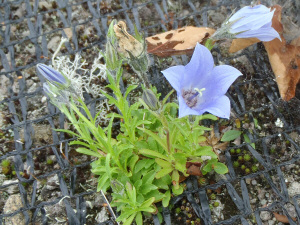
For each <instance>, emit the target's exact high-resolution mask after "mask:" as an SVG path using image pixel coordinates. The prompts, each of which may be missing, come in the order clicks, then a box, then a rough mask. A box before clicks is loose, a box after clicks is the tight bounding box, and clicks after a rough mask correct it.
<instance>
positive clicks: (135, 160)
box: [128, 155, 139, 171]
mask: <svg viewBox="0 0 300 225" xmlns="http://www.w3.org/2000/svg"><path fill="white" fill-rule="evenodd" d="M138 160H139V157H138V156H137V155H133V156H132V157H131V158H130V160H129V163H128V166H129V168H130V169H131V171H133V169H134V166H135V165H136V162H137V161H138Z"/></svg>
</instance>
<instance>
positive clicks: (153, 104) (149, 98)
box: [142, 88, 159, 110]
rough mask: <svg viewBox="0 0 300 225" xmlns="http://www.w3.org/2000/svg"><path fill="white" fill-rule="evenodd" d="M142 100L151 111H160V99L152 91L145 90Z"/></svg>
mask: <svg viewBox="0 0 300 225" xmlns="http://www.w3.org/2000/svg"><path fill="white" fill-rule="evenodd" d="M142 99H143V101H144V102H145V103H146V105H147V106H148V107H149V108H150V109H152V110H158V109H159V103H158V99H157V97H156V95H155V94H154V93H153V91H152V90H151V89H146V88H145V89H144V92H143V95H142Z"/></svg>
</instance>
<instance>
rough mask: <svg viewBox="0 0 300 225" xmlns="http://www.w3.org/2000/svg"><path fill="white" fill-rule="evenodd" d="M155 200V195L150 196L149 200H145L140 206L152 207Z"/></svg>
mask: <svg viewBox="0 0 300 225" xmlns="http://www.w3.org/2000/svg"><path fill="white" fill-rule="evenodd" d="M154 200H155V198H154V197H152V198H149V199H148V200H146V201H144V202H143V204H141V206H140V208H144V207H150V206H151V205H152V204H153V202H154ZM152 212H153V211H152Z"/></svg>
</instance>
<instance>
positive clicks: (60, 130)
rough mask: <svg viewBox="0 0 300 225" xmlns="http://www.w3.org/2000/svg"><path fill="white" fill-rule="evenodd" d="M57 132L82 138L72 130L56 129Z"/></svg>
mask: <svg viewBox="0 0 300 225" xmlns="http://www.w3.org/2000/svg"><path fill="white" fill-rule="evenodd" d="M54 130H55V131H59V132H64V133H68V134H71V135H73V136H76V137H80V135H78V134H76V133H74V132H72V131H70V130H65V129H54Z"/></svg>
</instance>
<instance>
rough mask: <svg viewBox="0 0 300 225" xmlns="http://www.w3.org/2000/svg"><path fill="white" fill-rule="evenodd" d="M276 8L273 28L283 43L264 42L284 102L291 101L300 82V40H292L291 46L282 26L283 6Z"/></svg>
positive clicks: (276, 40) (274, 41) (275, 41)
mask: <svg viewBox="0 0 300 225" xmlns="http://www.w3.org/2000/svg"><path fill="white" fill-rule="evenodd" d="M272 8H276V10H275V13H274V16H273V20H272V26H273V27H274V29H275V30H276V31H277V32H278V33H279V34H280V37H281V39H282V41H280V40H278V39H277V38H276V39H274V40H273V41H269V42H264V46H265V48H266V50H267V53H268V57H269V61H270V63H271V67H272V70H273V72H274V74H275V78H276V82H277V84H278V88H279V93H280V96H281V98H282V99H283V100H285V101H289V100H290V99H292V98H293V97H294V96H295V92H296V87H297V84H298V83H299V81H300V38H299V37H298V38H296V39H294V40H292V41H291V42H290V43H289V44H288V43H287V42H286V40H285V39H284V36H283V25H282V24H281V22H280V21H281V6H279V5H275V6H273V7H272Z"/></svg>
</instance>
